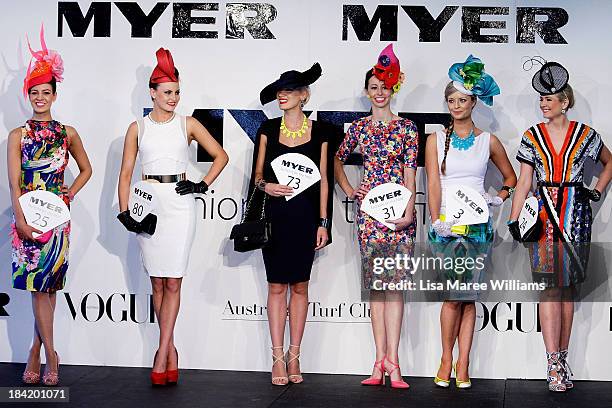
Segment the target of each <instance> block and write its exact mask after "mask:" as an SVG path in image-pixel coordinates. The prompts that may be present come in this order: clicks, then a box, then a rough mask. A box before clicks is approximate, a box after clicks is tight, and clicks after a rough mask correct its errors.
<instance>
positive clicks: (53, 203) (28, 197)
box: [19, 190, 70, 238]
mask: <svg viewBox="0 0 612 408" xmlns="http://www.w3.org/2000/svg"><path fill="white" fill-rule="evenodd" d="M19 205H21V209H22V211H23V216H24V217H25V219H26V222H27V223H28V225H29V226H31V227H34V228H36V229H37V230H40V231H41V232H42V233H43V234H44V233H45V232H49V231H51V230H52V229H53V228H55V227H57V226H59V225H62V224H64V223H65V222H68V221H70V210H68V206H66V203H64V200H62V199H61V198H60V197H59V196H58V195H57V194H53V193H52V192H50V191H45V190H34V191H30V192H27V193H25V194H24V195H22V196H21V197H19ZM36 237H37V234H35V235H34V238H36Z"/></svg>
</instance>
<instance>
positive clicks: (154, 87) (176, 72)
mask: <svg viewBox="0 0 612 408" xmlns="http://www.w3.org/2000/svg"><path fill="white" fill-rule="evenodd" d="M174 75H175V76H176V78H177V79H178V77H179V71H178V69H176V68H174ZM158 86H159V84H154V83H153V82H151V81H149V88H151V89H157V87H158Z"/></svg>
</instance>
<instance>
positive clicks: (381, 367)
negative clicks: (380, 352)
mask: <svg viewBox="0 0 612 408" xmlns="http://www.w3.org/2000/svg"><path fill="white" fill-rule="evenodd" d="M384 360H385V358H384V357H383V358H382V359H381V360H380V361H375V362H374V368H378V369H379V370H380V372H381V374H382V375H381V376H380V378H374V377H370V378H366V379H365V380H363V381H362V382H361V385H385V368H384V363H383V362H384Z"/></svg>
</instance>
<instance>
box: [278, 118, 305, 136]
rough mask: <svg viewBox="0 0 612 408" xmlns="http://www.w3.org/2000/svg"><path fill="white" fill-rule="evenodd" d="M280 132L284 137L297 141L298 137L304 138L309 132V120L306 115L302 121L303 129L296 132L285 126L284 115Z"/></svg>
mask: <svg viewBox="0 0 612 408" xmlns="http://www.w3.org/2000/svg"><path fill="white" fill-rule="evenodd" d="M280 130H281V133H282V134H283V135H285V136H287V137H290V138H292V139H295V138H296V137H302V136H304V134H305V133H306V131H307V130H308V118H307V117H306V115H304V120H303V121H302V127H301V128H299V129H298V130H295V131H294V130H289V128H287V125H286V124H285V115H283V118H282V119H281V125H280Z"/></svg>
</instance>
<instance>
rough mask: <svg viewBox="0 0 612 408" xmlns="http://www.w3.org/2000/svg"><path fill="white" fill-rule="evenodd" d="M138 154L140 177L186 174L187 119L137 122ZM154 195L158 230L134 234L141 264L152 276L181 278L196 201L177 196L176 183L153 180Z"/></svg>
mask: <svg viewBox="0 0 612 408" xmlns="http://www.w3.org/2000/svg"><path fill="white" fill-rule="evenodd" d="M137 124H138V153H139V156H140V162H141V163H142V174H143V175H156V176H163V175H174V174H181V173H185V171H186V170H187V163H188V160H189V159H188V157H189V150H188V144H187V141H188V138H187V132H186V129H187V126H186V117H185V116H179V115H175V117H174V118H173V119H172V120H171V121H170V122H168V123H164V124H158V123H155V122H153V121H152V120H151V119H149V117H148V116H147V117H145V118H144V119H143V120H139V121H137ZM151 184H152V186H153V188H154V190H155V193H156V194H157V200H156V201H157V205H156V207H155V209H154V210H153V211H152V212H153V213H154V214H155V215H157V228H156V230H155V233H154V234H153V235H148V234H145V233H142V234H137V239H138V244H139V245H140V249H141V251H142V263H143V265H144V269H145V270H146V272H147V273H148V274H149V275H150V276H152V277H158V278H181V277H183V276H185V274H186V272H187V265H188V263H189V254H190V252H191V245H192V243H193V239H194V234H195V200H194V198H193V195H192V194H186V195H179V194H178V193H177V192H176V191H175V190H174V189H175V187H176V183H159V182H157V181H152V183H151Z"/></svg>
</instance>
